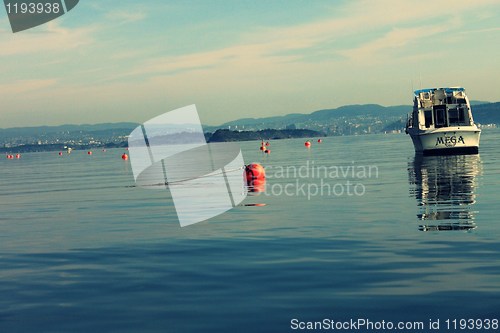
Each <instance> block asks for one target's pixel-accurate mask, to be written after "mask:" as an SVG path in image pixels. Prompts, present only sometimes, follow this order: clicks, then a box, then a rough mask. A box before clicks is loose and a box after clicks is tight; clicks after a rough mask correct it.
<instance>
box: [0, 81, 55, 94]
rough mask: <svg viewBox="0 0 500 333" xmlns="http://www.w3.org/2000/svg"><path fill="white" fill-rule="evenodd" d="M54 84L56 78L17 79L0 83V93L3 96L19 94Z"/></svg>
mask: <svg viewBox="0 0 500 333" xmlns="http://www.w3.org/2000/svg"><path fill="white" fill-rule="evenodd" d="M56 84H57V80H56V79H42V80H18V81H15V82H9V83H8V84H0V93H1V94H2V95H3V96H12V95H21V94H25V93H27V92H33V91H38V90H43V89H45V88H48V87H50V86H54V85H56Z"/></svg>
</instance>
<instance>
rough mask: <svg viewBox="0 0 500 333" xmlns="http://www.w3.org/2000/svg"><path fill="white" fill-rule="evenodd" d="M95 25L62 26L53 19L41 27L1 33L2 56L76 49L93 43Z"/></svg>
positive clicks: (0, 51) (0, 52) (0, 53)
mask: <svg viewBox="0 0 500 333" xmlns="http://www.w3.org/2000/svg"><path fill="white" fill-rule="evenodd" d="M94 31H95V27H85V28H76V29H67V28H62V27H61V26H59V24H58V23H57V22H56V21H51V22H49V23H47V24H45V25H43V26H41V27H39V28H36V29H33V30H27V31H24V32H21V33H17V34H13V33H10V34H0V44H1V45H2V47H1V48H0V56H9V57H11V56H16V55H25V54H40V53H44V52H47V51H48V52H61V51H67V50H71V49H76V48H79V47H82V46H84V45H89V44H91V43H93V38H92V33H93V32H94Z"/></svg>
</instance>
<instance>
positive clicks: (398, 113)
mask: <svg viewBox="0 0 500 333" xmlns="http://www.w3.org/2000/svg"><path fill="white" fill-rule="evenodd" d="M476 103H481V104H476ZM471 104H472V105H473V106H472V110H473V115H474V120H475V121H476V122H477V123H482V124H492V123H493V124H499V125H500V102H482V101H472V102H471ZM411 109H412V107H411V106H410V105H396V106H381V105H378V104H356V105H345V106H341V107H338V108H334V109H324V110H318V111H314V112H312V113H309V114H300V113H292V114H287V115H283V116H271V117H263V118H242V119H237V120H233V121H229V122H226V123H224V124H222V125H220V126H203V128H204V130H205V131H206V132H211V133H213V132H215V131H216V130H217V129H232V130H247V131H248V130H250V131H260V130H265V129H310V130H315V131H319V132H321V133H324V134H326V135H348V134H363V133H376V132H383V131H386V130H389V129H391V128H394V127H395V126H397V127H398V128H401V127H400V125H401V124H403V126H404V122H405V121H406V115H407V114H408V113H409V112H411ZM138 125H139V124H137V123H132V122H120V123H102V124H93V125H92V124H83V125H59V126H39V127H15V128H6V129H0V145H6V142H12V143H8V144H7V145H6V146H8V145H10V144H13V145H17V144H23V142H20V141H19V140H18V141H19V142H17V141H15V140H14V138H25V137H33V138H36V139H37V140H42V141H43V140H46V141H47V143H48V142H50V141H51V140H52V139H54V138H56V137H59V138H60V139H61V140H60V141H58V142H62V141H65V140H67V139H69V138H74V137H75V135H76V134H78V136H80V137H85V138H94V139H96V138H97V140H103V139H104V138H105V137H106V136H113V137H116V138H117V139H119V138H121V139H123V138H124V137H126V136H128V135H129V134H130V132H131V131H132V130H133V129H134V128H136V127H137V126H138ZM7 140H10V141H7ZM35 142H36V141H35ZM113 142H117V141H116V140H114V141H113ZM24 143H30V142H24ZM31 143H33V142H31Z"/></svg>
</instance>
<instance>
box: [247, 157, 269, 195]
mask: <svg viewBox="0 0 500 333" xmlns="http://www.w3.org/2000/svg"><path fill="white" fill-rule="evenodd" d="M245 182H246V184H247V186H248V190H249V191H250V192H263V191H264V190H265V185H266V171H265V169H264V167H263V166H262V165H260V164H259V163H252V164H249V165H247V166H245Z"/></svg>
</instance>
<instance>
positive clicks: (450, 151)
mask: <svg viewBox="0 0 500 333" xmlns="http://www.w3.org/2000/svg"><path fill="white" fill-rule="evenodd" d="M478 153H479V147H453V148H438V149H428V150H424V151H423V155H424V156H437V155H473V154H478Z"/></svg>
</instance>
